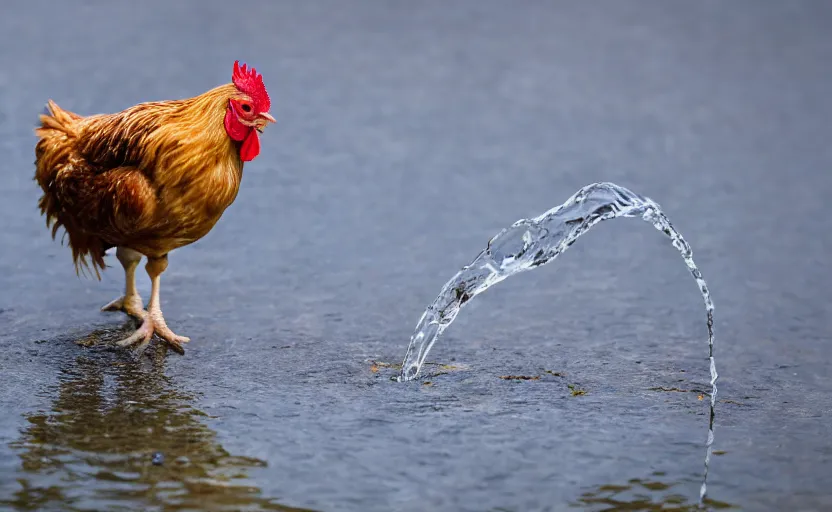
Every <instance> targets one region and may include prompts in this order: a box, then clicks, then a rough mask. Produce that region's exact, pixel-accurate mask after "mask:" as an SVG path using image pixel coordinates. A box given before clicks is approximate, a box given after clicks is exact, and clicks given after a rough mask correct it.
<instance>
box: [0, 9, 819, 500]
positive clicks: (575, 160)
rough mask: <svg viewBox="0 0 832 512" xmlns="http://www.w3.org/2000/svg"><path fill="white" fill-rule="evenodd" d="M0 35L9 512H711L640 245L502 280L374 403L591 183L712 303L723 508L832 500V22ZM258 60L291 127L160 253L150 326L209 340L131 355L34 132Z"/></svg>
mask: <svg viewBox="0 0 832 512" xmlns="http://www.w3.org/2000/svg"><path fill="white" fill-rule="evenodd" d="M6 12H7V13H11V14H12V15H11V16H4V17H3V18H2V19H0V43H2V44H0V69H2V70H3V71H2V72H0V151H2V155H3V164H2V166H0V173H2V174H0V176H2V186H0V218H2V223H3V224H2V227H3V229H2V230H0V404H1V405H2V415H0V509H4V510H5V509H8V510H84V511H86V510H139V509H141V510H298V509H300V510H321V511H329V510H362V511H375V510H379V511H387V510H396V511H420V510H455V511H457V510H493V511H497V510H510V511H521V510H522V511H525V510H569V509H585V510H604V509H606V510H657V509H658V507H660V506H661V504H665V505H670V504H674V505H675V506H678V507H680V508H683V507H684V506H693V505H694V504H695V503H696V502H697V496H698V491H699V486H700V484H701V480H702V471H703V460H704V455H705V449H704V442H705V438H706V433H707V419H708V417H707V396H704V395H703V392H706V391H707V390H708V385H707V381H708V373H707V340H706V329H705V321H704V320H705V319H704V308H703V305H702V303H701V300H702V299H701V297H700V295H699V293H698V291H697V289H696V286H695V284H694V282H693V280H692V279H691V278H690V276H689V275H688V273H687V270H686V268H685V266H684V264H683V262H682V260H681V259H680V258H679V255H678V253H677V252H676V251H675V249H673V247H671V246H670V244H668V243H667V240H666V239H665V237H663V236H662V235H661V234H659V233H657V232H655V230H653V229H652V228H651V227H650V226H649V225H647V224H645V223H643V222H640V221H638V220H632V219H629V220H626V219H622V220H615V221H613V222H610V223H605V224H603V225H601V226H599V227H598V228H596V229H595V230H594V232H593V233H590V234H588V235H587V236H585V237H583V238H582V239H581V240H580V241H579V242H578V243H577V244H575V246H574V247H572V248H571V249H570V250H569V251H568V252H567V253H566V254H564V255H563V256H562V257H561V258H559V259H558V261H557V262H555V263H553V264H552V265H549V266H546V267H543V268H541V269H539V270H536V271H534V272H529V273H526V274H522V275H519V276H517V277H515V278H512V279H510V280H508V281H506V282H505V283H501V284H499V285H497V286H495V287H494V288H493V289H491V290H489V291H488V292H487V293H485V294H483V295H482V296H480V297H478V298H477V299H476V300H475V301H473V302H472V303H471V304H470V305H469V306H467V307H466V309H465V310H464V311H463V312H462V314H461V315H460V317H459V319H458V320H457V321H456V323H455V324H454V325H453V326H452V327H451V328H450V329H449V330H448V331H447V333H446V335H445V336H444V337H443V338H442V339H441V340H440V341H439V342H438V343H437V345H436V346H435V348H434V350H433V352H431V355H430V357H429V361H432V362H434V363H436V364H434V365H429V366H428V367H427V372H428V375H426V376H425V378H424V379H422V380H421V381H419V382H413V383H408V384H398V383H395V382H391V381H390V377H391V376H392V375H394V374H395V368H393V367H391V365H395V364H398V363H400V362H401V359H402V357H403V356H404V352H405V348H406V345H407V342H408V339H409V336H410V334H411V330H412V328H413V327H414V326H415V324H416V322H417V320H418V319H419V316H420V315H421V313H422V311H423V309H424V307H425V306H426V305H427V304H429V303H430V302H431V301H432V300H433V298H434V297H435V296H436V294H437V293H438V292H439V289H440V288H441V286H442V285H443V284H444V282H445V281H446V280H447V279H448V278H449V277H451V276H452V275H453V274H454V273H455V272H456V271H457V270H458V268H459V267H460V266H462V265H464V264H466V263H468V262H469V261H470V260H471V259H472V258H473V257H474V256H475V255H476V254H477V253H478V252H479V251H480V250H481V249H482V248H483V247H484V245H485V243H486V242H487V240H488V238H489V237H491V236H492V235H494V234H495V233H496V232H497V231H499V230H500V229H501V228H503V227H506V226H508V225H509V224H511V223H512V222H513V221H514V220H516V219H518V218H521V217H529V216H534V215H537V214H539V213H541V212H543V211H545V210H546V209H548V208H550V207H552V206H554V205H556V204H559V203H561V202H562V201H564V200H565V199H566V198H568V197H569V196H570V195H571V194H572V193H573V192H575V191H576V190H577V189H578V188H580V187H581V186H583V185H586V184H588V183H591V182H593V181H613V182H616V183H618V184H620V185H623V186H626V187H628V188H630V189H632V190H634V191H635V192H637V193H640V194H644V195H647V196H649V197H651V198H653V199H655V200H656V201H658V202H659V203H660V204H661V205H662V206H663V208H664V209H665V211H666V213H667V215H668V216H669V217H670V219H671V221H672V222H673V223H674V225H675V226H676V227H677V228H678V229H679V230H680V231H681V233H682V234H683V235H684V236H685V237H686V238H687V240H688V241H689V242H690V244H691V246H692V247H693V249H694V256H695V258H696V261H697V263H698V264H699V265H700V267H701V269H702V272H703V274H704V276H705V278H706V280H707V281H708V283H709V285H710V286H711V291H712V293H713V297H714V302H715V305H716V324H715V326H716V335H717V339H716V364H717V369H718V370H719V373H720V376H721V377H720V381H719V385H720V387H719V389H720V391H719V394H718V403H717V416H716V440H715V443H714V446H713V447H714V450H715V452H714V453H715V455H714V456H713V458H712V461H711V468H710V476H709V480H708V490H709V496H710V497H711V498H712V500H713V502H712V503H711V505H712V506H713V507H714V508H717V507H727V506H734V507H737V508H739V509H744V510H794V511H798V510H799V511H810V510H829V509H830V508H832V491H830V489H832V447H831V446H830V443H829V439H830V436H832V426H830V425H832V423H831V422H830V408H832V398H830V397H832V395H831V394H830V393H832V383H830V380H829V371H830V365H832V348H830V335H832V320H830V318H832V306H830V303H832V302H830V298H832V292H830V291H829V285H830V282H832V281H831V280H830V275H829V270H828V266H827V258H828V255H829V254H830V251H832V242H830V236H829V233H830V230H832V218H830V215H829V213H828V205H827V203H828V198H829V197H832V173H830V169H832V145H829V144H828V140H829V133H830V120H832V99H830V94H829V91H830V90H832V73H830V68H829V63H830V62H832V31H830V30H829V27H830V26H832V5H830V4H829V3H828V2H824V1H822V0H818V1H804V2H793V3H787V2H777V1H766V2H764V1H751V0H747V1H735V2H730V3H727V2H720V1H716V0H707V1H702V2H696V3H691V2H682V1H676V0H674V1H666V0H654V1H639V2H627V3H624V2H620V3H618V2H603V3H586V2H525V3H509V2H491V1H486V2H482V1H478V2H456V3H452V4H450V3H446V2H438V1H435V2H434V1H430V2H427V3H426V2H420V3H419V5H418V7H417V6H415V4H414V5H412V6H406V5H405V4H403V3H396V4H394V3H388V2H380V1H379V2H375V1H371V2H303V3H301V2H247V3H246V4H245V5H243V4H240V5H239V6H234V5H233V4H232V3H230V2H204V1H200V2H196V1H191V2H186V1H182V2H176V3H171V4H170V5H167V4H166V3H163V2H145V3H142V4H141V5H140V6H139V4H136V5H135V6H132V7H131V6H130V5H129V4H127V3H119V4H109V3H103V2H73V3H69V2H67V3H63V4H57V3H51V2H45V1H40V2H29V3H23V2H18V3H16V4H14V5H13V6H12V4H10V5H9V6H7V7H6ZM238 58H239V59H241V60H244V61H246V62H250V63H253V64H254V65H256V67H257V68H258V70H260V71H261V72H262V73H263V75H264V78H265V81H266V84H267V86H268V87H269V92H270V94H271V97H272V104H273V108H272V113H273V114H274V115H275V116H276V117H277V119H278V124H277V125H275V126H273V127H270V128H269V129H268V130H267V131H266V133H265V135H264V136H263V137H262V146H263V151H262V153H261V156H260V157H259V158H258V159H257V160H255V161H254V162H252V163H250V164H247V165H246V168H245V173H244V178H243V184H242V189H241V191H240V194H239V196H238V198H237V201H236V203H235V204H234V205H233V206H232V207H231V208H230V209H229V210H228V211H227V212H226V214H225V215H224V217H223V218H222V220H221V221H220V222H219V224H218V225H217V226H216V228H215V229H214V230H213V231H212V232H211V233H210V234H209V235H208V236H207V237H206V238H204V239H203V240H201V241H199V242H198V243H196V244H194V245H192V246H190V247H187V248H183V249H181V250H179V251H176V252H175V253H173V254H172V255H171V258H170V267H169V269H168V271H167V272H166V273H165V274H164V277H163V279H162V307H163V309H164V311H165V314H166V317H167V320H168V323H169V324H170V325H171V327H172V328H173V329H174V331H177V332H178V333H179V334H183V335H186V336H190V337H191V339H192V341H191V343H190V344H188V346H187V347H186V353H185V355H184V356H178V355H177V354H175V353H166V352H165V350H164V347H160V346H157V345H155V344H154V345H152V346H151V348H150V349H148V351H146V352H145V353H144V354H142V355H135V354H131V353H130V352H127V351H124V350H117V349H115V348H114V347H113V340H115V339H118V338H119V337H120V336H123V335H124V334H125V333H127V332H128V330H129V328H130V325H129V324H127V325H125V322H126V320H125V318H124V317H123V316H121V315H119V314H104V313H100V312H99V307H100V306H102V305H103V304H105V303H106V302H108V301H110V300H111V299H113V298H114V297H116V296H118V295H119V294H120V293H121V291H122V286H123V281H122V279H123V276H122V272H121V270H120V269H119V268H118V267H117V265H118V264H117V262H116V261H115V259H114V258H113V257H110V258H108V262H109V263H110V264H111V265H116V268H113V269H110V270H109V271H108V272H106V273H105V275H104V278H103V281H102V282H97V281H93V280H89V279H79V278H77V277H76V276H75V273H74V270H73V268H72V265H71V258H70V254H69V250H68V249H67V248H66V247H61V245H60V244H59V243H58V242H57V241H56V242H53V241H52V240H51V239H50V237H49V233H48V231H47V230H46V228H45V227H44V223H43V219H42V218H40V217H39V215H38V212H37V209H36V201H37V198H38V197H39V194H38V189H37V187H36V185H35V184H34V182H33V181H32V175H33V165H32V161H33V159H34V149H33V147H34V136H33V135H32V131H31V130H32V128H33V126H34V123H35V120H36V116H37V114H38V113H39V112H40V111H41V109H42V107H43V105H44V103H45V101H46V100H47V99H48V98H52V99H54V100H55V101H56V102H57V103H58V104H59V105H61V106H63V107H66V108H67V109H70V110H73V111H75V112H78V113H81V114H90V113H95V112H112V111H117V110H120V109H122V108H125V107H127V106H130V105H132V104H135V103H138V102H140V101H148V100H156V99H170V98H178V97H186V96H191V95H195V94H198V93H201V92H203V91H204V90H207V89H208V88H210V87H213V86H214V85H217V84H219V83H224V82H226V81H228V79H229V77H230V72H231V65H232V63H233V61H234V59H238ZM139 275H140V279H139V286H140V290H141V291H142V293H143V296H144V297H145V298H147V297H148V291H149V281H148V279H147V278H146V276H145V275H144V274H143V272H140V274H139ZM506 376H525V377H532V379H527V380H522V379H503V378H501V377H506ZM534 377H539V378H537V379H534ZM582 392H583V393H582ZM703 398H704V399H703Z"/></svg>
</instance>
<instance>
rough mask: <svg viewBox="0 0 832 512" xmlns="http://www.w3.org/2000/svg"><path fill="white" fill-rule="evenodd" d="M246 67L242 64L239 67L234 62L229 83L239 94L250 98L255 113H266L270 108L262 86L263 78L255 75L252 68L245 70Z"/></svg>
mask: <svg viewBox="0 0 832 512" xmlns="http://www.w3.org/2000/svg"><path fill="white" fill-rule="evenodd" d="M246 67H247V65H246V64H243V67H240V61H239V60H235V61H234V74H232V75H231V81H232V82H234V85H235V86H237V89H239V90H240V91H241V92H244V93H246V94H248V95H249V96H251V100H252V101H253V102H254V104H255V107H256V108H257V111H259V112H268V111H269V108H271V106H272V104H271V100H269V93H267V92H266V86H265V85H264V84H263V76H262V75H260V74H258V73H257V70H256V69H254V67H252V68H250V69H246Z"/></svg>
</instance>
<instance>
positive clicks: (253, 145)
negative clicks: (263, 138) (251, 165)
mask: <svg viewBox="0 0 832 512" xmlns="http://www.w3.org/2000/svg"><path fill="white" fill-rule="evenodd" d="M249 130H250V131H249V132H248V135H246V138H245V140H244V141H243V146H242V147H241V148H240V159H241V160H242V161H243V162H250V161H251V160H254V159H255V158H256V157H257V155H259V154H260V137H259V136H258V135H257V130H255V129H253V128H249Z"/></svg>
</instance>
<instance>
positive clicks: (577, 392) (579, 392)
mask: <svg viewBox="0 0 832 512" xmlns="http://www.w3.org/2000/svg"><path fill="white" fill-rule="evenodd" d="M566 387H567V388H569V391H570V392H572V396H581V395H585V394H586V391H584V390H583V389H578V388H576V387H575V385H574V384H567V385H566Z"/></svg>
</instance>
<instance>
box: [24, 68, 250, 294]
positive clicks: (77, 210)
mask: <svg viewBox="0 0 832 512" xmlns="http://www.w3.org/2000/svg"><path fill="white" fill-rule="evenodd" d="M241 96H244V95H242V94H241V93H240V92H238V91H237V89H236V88H235V87H234V86H233V85H232V84H227V85H223V86H220V87H217V88H215V89H212V90H211V91H208V92H206V93H205V94H202V95H200V96H196V97H194V98H189V99H184V100H175V101H163V102H152V103H142V104H139V105H136V106H134V107H131V108H128V109H127V110H124V111H122V112H119V113H115V114H103V115H95V116H90V117H82V116H79V115H77V114H74V113H72V112H69V111H67V110H63V109H61V108H60V107H59V106H58V105H56V104H55V103H54V102H53V101H51V100H50V101H49V103H48V107H49V112H50V115H46V114H44V115H42V116H41V118H40V121H41V125H40V127H38V128H37V129H36V130H35V133H36V135H37V136H38V137H39V139H40V140H39V141H38V143H37V145H36V147H35V156H36V161H35V166H36V170H35V179H36V181H37V182H38V184H39V185H40V186H41V188H42V189H43V196H42V197H41V199H40V202H39V206H40V210H41V213H42V214H43V215H45V216H46V222H47V226H51V227H52V236H53V238H54V237H55V235H56V234H57V232H58V230H59V229H60V228H61V227H63V228H64V229H65V231H66V235H67V237H68V239H69V245H70V247H71V248H72V258H73V261H74V263H75V266H76V271H83V270H85V269H86V270H92V271H94V272H95V274H96V276H97V277H98V278H99V279H100V272H99V271H100V270H103V269H104V268H105V263H104V252H105V251H106V250H107V249H108V248H110V247H115V246H122V247H128V248H131V249H134V250H136V251H139V252H141V253H142V254H145V255H147V256H151V257H158V256H163V255H165V254H167V253H168V252H170V251H171V250H173V249H176V248H178V247H182V246H183V245H187V244H189V243H193V242H195V241H196V240H199V239H200V238H202V237H203V236H205V235H206V234H207V233H208V232H209V231H210V230H211V228H213V226H214V225H215V224H216V222H217V221H218V220H219V218H220V216H221V215H222V213H223V212H224V211H225V209H226V208H227V207H228V206H230V205H231V203H232V202H233V201H234V199H235V198H236V196H237V192H238V191H239V187H240V180H241V178H242V170H243V162H242V161H241V160H240V156H239V143H236V142H234V141H232V140H231V139H230V138H229V137H228V135H227V133H226V131H225V128H224V126H223V118H224V115H225V112H226V107H227V104H228V99H229V98H232V97H241Z"/></svg>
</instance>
